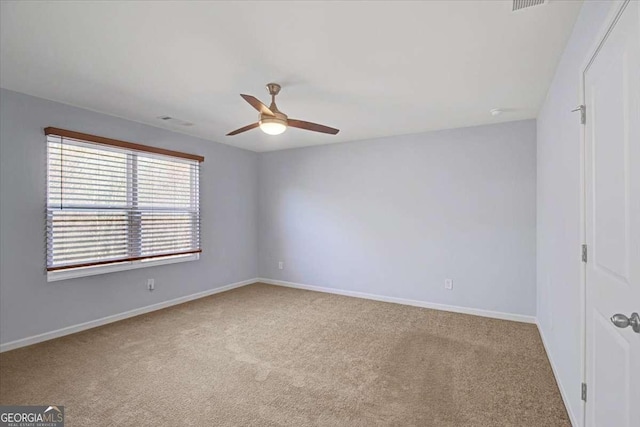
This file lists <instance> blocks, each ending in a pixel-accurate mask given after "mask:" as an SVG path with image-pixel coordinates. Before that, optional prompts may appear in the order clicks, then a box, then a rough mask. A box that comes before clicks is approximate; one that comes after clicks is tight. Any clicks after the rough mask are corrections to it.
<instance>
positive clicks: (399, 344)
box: [0, 284, 570, 427]
mask: <svg viewBox="0 0 640 427" xmlns="http://www.w3.org/2000/svg"><path fill="white" fill-rule="evenodd" d="M0 403H1V404H38V405H50V404H57V405H64V406H65V413H66V416H67V424H66V425H67V426H113V425H118V426H146V425H154V426H163V425H166V426H183V425H184V426H186V425H189V426H483V427H488V426H545V427H551V426H569V425H570V424H569V422H568V419H567V415H566V413H565V410H564V407H563V405H562V401H561V398H560V394H559V392H558V389H557V387H556V383H555V381H554V379H553V374H552V372H551V368H550V366H549V362H548V360H547V358H546V355H545V352H544V349H543V347H542V343H541V341H540V336H539V335H538V331H537V329H536V327H535V326H534V325H528V324H522V323H516V322H508V321H501V320H494V319H486V318H482V317H475V316H468V315H462V314H453V313H446V312H441V311H436V310H427V309H422V308H415V307H407V306H402V305H397V304H388V303H382V302H374V301H368V300H363V299H356V298H348V297H342V296H336V295H329V294H322V293H316V292H309V291H301V290H295V289H287V288H281V287H275V286H269V285H263V284H255V285H251V286H247V287H244V288H240V289H236V290H233V291H230V292H225V293H222V294H218V295H214V296H211V297H208V298H203V299H200V300H197V301H193V302H190V303H186V304H182V305H179V306H175V307H172V308H169V309H165V310H162V311H159V312H155V313H150V314H147V315H144V316H139V317H136V318H132V319H128V320H124V321H121V322H117V323H114V324H111V325H107V326H103V327H100V328H97V329H92V330H89V331H85V332H82V333H78V334H75V335H71V336H67V337H63V338H59V339H56V340H53V341H49V342H45V343H42V344H38V345H33V346H30V347H26V348H22V349H18V350H13V351H9V352H6V353H2V354H1V355H0Z"/></svg>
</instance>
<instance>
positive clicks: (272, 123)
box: [227, 83, 340, 136]
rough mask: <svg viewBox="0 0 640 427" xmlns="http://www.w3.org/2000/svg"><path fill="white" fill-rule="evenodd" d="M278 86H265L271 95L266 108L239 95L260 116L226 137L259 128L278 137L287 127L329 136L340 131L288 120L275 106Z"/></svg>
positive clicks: (278, 91) (249, 98)
mask: <svg viewBox="0 0 640 427" xmlns="http://www.w3.org/2000/svg"><path fill="white" fill-rule="evenodd" d="M280 89H281V87H280V85H279V84H277V83H269V84H267V90H268V91H269V95H271V105H270V106H269V107H267V106H266V105H264V104H263V103H262V102H260V100H259V99H258V98H256V97H254V96H251V95H240V96H241V97H242V98H244V100H245V101H247V102H248V103H249V104H251V106H252V107H253V108H255V109H256V110H258V112H259V113H260V115H259V116H258V121H257V122H256V123H252V124H250V125H247V126H244V127H241V128H240V129H236V130H234V131H233V132H229V133H228V134H227V136H233V135H237V134H239V133H242V132H246V131H248V130H251V129H255V128H257V127H260V130H262V131H263V132H264V133H266V134H269V135H280V134H281V133H282V132H284V131H285V130H287V127H289V126H290V127H293V128H298V129H304V130H310V131H313V132H322V133H329V134H331V135H335V134H337V133H338V132H340V130H338V129H334V128H331V127H329V126H324V125H319V124H317V123H311V122H305V121H303V120H296V119H290V118H289V117H287V115H286V114H284V113H283V112H281V111H280V110H278V107H277V106H276V95H277V94H278V93H280Z"/></svg>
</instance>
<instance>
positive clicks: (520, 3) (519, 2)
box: [511, 0, 547, 12]
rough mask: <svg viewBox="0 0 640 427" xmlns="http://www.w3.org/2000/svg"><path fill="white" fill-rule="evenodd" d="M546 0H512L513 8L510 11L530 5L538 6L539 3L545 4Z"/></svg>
mask: <svg viewBox="0 0 640 427" xmlns="http://www.w3.org/2000/svg"><path fill="white" fill-rule="evenodd" d="M546 2H547V0H513V8H512V9H511V11H512V12H515V11H516V10H520V9H526V8H527V7H532V6H540V5H541V4H545V3H546Z"/></svg>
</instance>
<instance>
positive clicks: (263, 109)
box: [240, 94, 275, 116]
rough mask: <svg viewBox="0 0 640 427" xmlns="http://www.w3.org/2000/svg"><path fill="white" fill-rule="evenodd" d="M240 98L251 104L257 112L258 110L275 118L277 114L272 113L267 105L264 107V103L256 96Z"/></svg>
mask: <svg viewBox="0 0 640 427" xmlns="http://www.w3.org/2000/svg"><path fill="white" fill-rule="evenodd" d="M240 96H241V97H242V98H243V99H244V100H245V101H247V102H248V103H249V104H251V106H252V107H253V108H255V109H256V110H258V111H259V112H261V113H262V114H268V115H270V116H275V114H274V113H273V111H271V110H270V109H269V107H267V106H266V105H264V104H263V103H262V102H260V100H259V99H258V98H256V97H255V96H251V95H243V94H240Z"/></svg>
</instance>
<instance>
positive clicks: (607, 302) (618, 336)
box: [584, 1, 640, 427]
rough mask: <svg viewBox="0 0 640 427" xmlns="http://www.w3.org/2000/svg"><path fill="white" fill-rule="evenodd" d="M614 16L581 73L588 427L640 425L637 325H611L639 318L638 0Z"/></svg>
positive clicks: (635, 426) (639, 363) (639, 354)
mask: <svg viewBox="0 0 640 427" xmlns="http://www.w3.org/2000/svg"><path fill="white" fill-rule="evenodd" d="M616 7H618V5H616ZM620 10H621V12H620V13H619V15H618V18H617V21H614V22H615V23H614V25H613V27H612V28H611V30H610V32H609V33H608V35H607V36H606V39H605V40H604V42H603V44H602V45H601V47H600V49H599V51H598V52H597V54H596V56H595V57H594V59H593V61H592V62H591V64H590V65H589V66H588V68H587V69H586V71H585V73H584V95H585V105H586V109H587V110H586V112H587V116H586V125H585V189H586V197H585V211H586V216H585V219H586V243H587V247H588V260H587V264H586V279H587V280H586V288H587V289H586V312H585V313H586V377H587V378H586V381H587V391H588V392H587V402H586V425H587V426H588V427H596V426H597V427H632V426H634V427H638V426H640V325H639V328H638V332H635V331H634V330H633V327H632V326H631V325H629V326H628V327H626V328H621V327H616V326H615V325H614V321H613V319H611V318H612V316H614V315H615V314H621V315H624V316H626V317H627V318H631V314H632V313H640V2H638V1H631V2H628V3H626V4H625V5H624V6H623V8H622V9H620ZM638 321H639V322H640V319H638ZM617 322H618V324H619V326H624V325H625V323H626V322H625V321H624V317H623V316H618V317H617Z"/></svg>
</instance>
